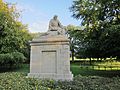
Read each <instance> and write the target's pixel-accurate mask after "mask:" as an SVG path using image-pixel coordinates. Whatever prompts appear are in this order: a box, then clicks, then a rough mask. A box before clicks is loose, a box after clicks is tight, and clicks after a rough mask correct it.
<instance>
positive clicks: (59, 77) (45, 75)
mask: <svg viewBox="0 0 120 90" xmlns="http://www.w3.org/2000/svg"><path fill="white" fill-rule="evenodd" d="M28 77H31V78H39V79H53V80H68V81H71V80H72V79H73V74H72V73H70V74H53V73H51V74H50V73H29V74H28Z"/></svg>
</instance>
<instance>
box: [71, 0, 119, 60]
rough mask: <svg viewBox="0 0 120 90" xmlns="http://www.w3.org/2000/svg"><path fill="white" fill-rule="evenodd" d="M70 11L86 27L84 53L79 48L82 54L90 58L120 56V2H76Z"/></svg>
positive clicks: (100, 0) (93, 0) (101, 0)
mask: <svg viewBox="0 0 120 90" xmlns="http://www.w3.org/2000/svg"><path fill="white" fill-rule="evenodd" d="M70 10H71V12H73V17H74V18H76V19H81V20H82V25H83V26H85V29H84V31H85V35H84V41H83V43H81V45H82V48H83V47H84V50H83V51H84V53H80V52H81V51H82V48H79V53H80V54H84V56H86V57H89V58H106V57H111V56H113V57H119V56H120V53H119V52H120V36H119V35H120V0H75V1H73V5H72V6H71V8H70ZM78 47H81V46H80V45H78Z"/></svg>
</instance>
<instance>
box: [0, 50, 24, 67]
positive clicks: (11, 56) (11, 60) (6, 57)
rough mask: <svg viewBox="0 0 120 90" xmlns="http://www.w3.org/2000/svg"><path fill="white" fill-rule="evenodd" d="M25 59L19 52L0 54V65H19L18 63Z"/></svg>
mask: <svg viewBox="0 0 120 90" xmlns="http://www.w3.org/2000/svg"><path fill="white" fill-rule="evenodd" d="M25 59H26V58H25V56H24V55H23V54H22V53H20V52H12V53H6V54H0V65H1V66H7V65H9V68H11V67H12V66H13V65H19V64H20V63H23V62H25ZM4 68H6V67H4Z"/></svg>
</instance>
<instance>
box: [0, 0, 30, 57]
mask: <svg viewBox="0 0 120 90" xmlns="http://www.w3.org/2000/svg"><path fill="white" fill-rule="evenodd" d="M18 18H19V13H18V12H17V10H16V7H15V5H12V4H8V3H5V2H3V1H2V0H0V53H11V52H16V51H18V52H21V53H23V54H24V55H26V54H25V53H27V51H26V48H27V49H28V43H27V42H28V41H29V40H31V39H32V37H31V35H30V33H29V32H28V30H27V26H26V25H23V24H22V23H21V22H19V21H18Z"/></svg>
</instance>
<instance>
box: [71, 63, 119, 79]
mask: <svg viewBox="0 0 120 90" xmlns="http://www.w3.org/2000/svg"><path fill="white" fill-rule="evenodd" d="M71 71H72V73H73V74H74V76H76V75H79V74H80V75H82V76H102V77H115V76H119V75H120V71H119V70H111V68H110V69H108V68H106V70H105V69H104V68H103V69H101V68H97V67H95V68H94V69H93V68H92V67H91V66H86V67H85V66H83V67H80V65H75V64H72V65H71Z"/></svg>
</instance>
